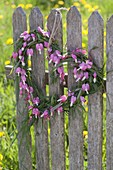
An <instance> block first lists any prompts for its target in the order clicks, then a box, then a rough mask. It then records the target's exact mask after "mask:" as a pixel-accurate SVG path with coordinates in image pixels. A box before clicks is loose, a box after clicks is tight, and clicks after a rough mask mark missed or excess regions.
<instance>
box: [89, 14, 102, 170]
mask: <svg viewBox="0 0 113 170" xmlns="http://www.w3.org/2000/svg"><path fill="white" fill-rule="evenodd" d="M88 28H89V29H88V51H90V50H91V49H92V48H94V47H95V46H96V47H97V48H96V49H94V50H92V51H91V57H92V59H93V61H94V62H95V63H96V65H97V66H98V67H99V68H102V67H103V29H104V24H103V19H102V17H101V16H100V14H99V13H98V12H97V11H95V12H93V13H92V15H91V16H90V18H89V22H88ZM88 109H89V111H88V169H89V170H97V169H98V170H102V126H103V124H102V121H103V100H102V90H101V91H99V92H97V93H95V94H92V95H90V96H89V102H88Z"/></svg>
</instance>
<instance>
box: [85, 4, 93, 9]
mask: <svg viewBox="0 0 113 170" xmlns="http://www.w3.org/2000/svg"><path fill="white" fill-rule="evenodd" d="M84 7H85V8H87V9H91V8H92V7H91V5H90V4H85V5H84Z"/></svg>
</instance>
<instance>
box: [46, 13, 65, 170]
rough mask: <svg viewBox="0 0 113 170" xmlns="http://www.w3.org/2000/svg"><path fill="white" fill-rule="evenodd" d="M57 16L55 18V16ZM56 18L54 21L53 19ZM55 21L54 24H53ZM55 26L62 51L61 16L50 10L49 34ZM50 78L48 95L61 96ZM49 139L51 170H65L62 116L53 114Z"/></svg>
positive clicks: (60, 89)
mask: <svg viewBox="0 0 113 170" xmlns="http://www.w3.org/2000/svg"><path fill="white" fill-rule="evenodd" d="M56 15H57V16H56ZM55 17H56V19H55ZM55 20H56V24H55ZM54 24H55V30H56V29H57V31H56V33H55V36H54V39H55V40H57V41H58V43H59V46H60V48H61V49H62V19H61V14H60V12H59V11H57V10H52V11H51V13H50V15H49V17H48V22H47V28H48V31H49V32H50V33H51V32H52V30H53V27H54ZM52 68H53V66H52V64H50V65H49V72H51V69H52ZM51 81H52V80H51V77H50V75H49V92H50V95H53V94H57V95H61V94H62V88H61V87H60V82H59V80H58V81H57V82H56V83H54V84H51ZM50 127H51V131H50V139H51V155H52V170H57V169H58V170H65V149H64V146H65V144H64V115H63V114H61V115H58V113H57V112H56V113H54V116H53V117H51V120H50Z"/></svg>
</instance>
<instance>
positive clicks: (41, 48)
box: [36, 43, 44, 54]
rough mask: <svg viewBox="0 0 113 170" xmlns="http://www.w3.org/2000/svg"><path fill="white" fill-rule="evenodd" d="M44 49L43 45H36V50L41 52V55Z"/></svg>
mask: <svg viewBox="0 0 113 170" xmlns="http://www.w3.org/2000/svg"><path fill="white" fill-rule="evenodd" d="M43 49H44V47H43V44H42V43H40V44H36V50H37V51H39V54H41V51H42V50H43Z"/></svg>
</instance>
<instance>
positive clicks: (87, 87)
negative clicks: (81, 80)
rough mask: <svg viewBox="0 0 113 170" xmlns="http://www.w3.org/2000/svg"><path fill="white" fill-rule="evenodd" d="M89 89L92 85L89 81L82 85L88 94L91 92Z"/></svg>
mask: <svg viewBox="0 0 113 170" xmlns="http://www.w3.org/2000/svg"><path fill="white" fill-rule="evenodd" d="M89 89H90V86H89V84H88V83H86V84H83V85H82V90H83V91H86V93H87V94H89V93H88V91H89Z"/></svg>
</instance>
